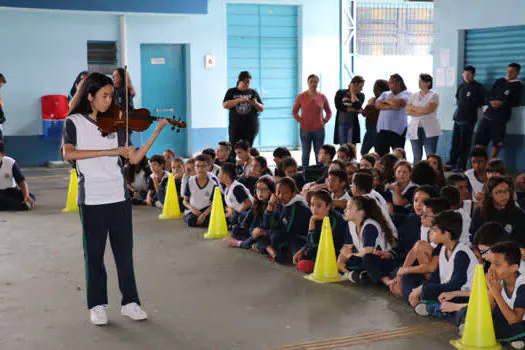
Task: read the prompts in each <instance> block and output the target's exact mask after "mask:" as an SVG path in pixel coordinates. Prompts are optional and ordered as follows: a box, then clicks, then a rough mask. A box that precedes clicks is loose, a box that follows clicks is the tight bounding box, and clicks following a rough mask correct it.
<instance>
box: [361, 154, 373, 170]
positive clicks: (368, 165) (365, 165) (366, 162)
mask: <svg viewBox="0 0 525 350" xmlns="http://www.w3.org/2000/svg"><path fill="white" fill-rule="evenodd" d="M375 164H376V159H375V158H374V157H373V156H371V155H370V154H365V155H364V156H362V157H361V160H360V161H359V169H373V168H374V166H375Z"/></svg>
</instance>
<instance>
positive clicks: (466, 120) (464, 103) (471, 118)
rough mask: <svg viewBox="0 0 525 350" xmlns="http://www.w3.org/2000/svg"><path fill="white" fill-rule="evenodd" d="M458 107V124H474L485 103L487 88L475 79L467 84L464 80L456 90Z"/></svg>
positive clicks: (456, 113)
mask: <svg viewBox="0 0 525 350" xmlns="http://www.w3.org/2000/svg"><path fill="white" fill-rule="evenodd" d="M456 101H457V107H456V111H455V112H454V121H455V122H456V123H458V124H470V125H474V124H476V122H477V121H478V113H479V111H480V108H481V107H483V104H484V103H485V89H484V88H483V85H481V84H480V83H479V82H477V81H476V80H474V81H473V82H471V83H469V84H467V83H465V82H463V84H461V85H460V86H459V87H458V90H457V91H456Z"/></svg>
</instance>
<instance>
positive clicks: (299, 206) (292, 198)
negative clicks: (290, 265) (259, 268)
mask: <svg viewBox="0 0 525 350" xmlns="http://www.w3.org/2000/svg"><path fill="white" fill-rule="evenodd" d="M311 216H312V213H311V211H310V208H309V207H308V204H307V203H306V201H305V200H304V198H303V197H301V196H300V195H299V194H297V187H296V186H295V182H294V181H293V180H292V179H290V178H287V177H285V178H282V179H281V180H279V182H278V183H277V188H276V191H275V195H273V196H272V197H271V198H270V201H269V202H268V207H267V208H266V212H265V213H264V226H265V227H267V228H269V230H270V234H269V238H270V242H269V243H270V244H269V247H268V248H267V251H268V252H269V253H270V257H271V258H272V259H273V260H274V261H275V262H277V263H284V262H286V261H289V260H291V259H290V258H288V253H291V254H292V255H291V256H290V257H292V256H293V255H295V253H297V252H298V251H299V249H301V248H302V247H303V246H304V243H305V242H306V234H307V233H308V225H309V222H310V217H311Z"/></svg>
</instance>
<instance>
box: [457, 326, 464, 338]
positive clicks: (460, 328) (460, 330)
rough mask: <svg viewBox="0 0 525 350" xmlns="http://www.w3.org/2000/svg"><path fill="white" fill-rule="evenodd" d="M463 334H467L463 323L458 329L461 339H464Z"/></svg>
mask: <svg viewBox="0 0 525 350" xmlns="http://www.w3.org/2000/svg"><path fill="white" fill-rule="evenodd" d="M463 333H465V324H464V323H462V324H460V325H459V327H458V334H459V336H460V337H463Z"/></svg>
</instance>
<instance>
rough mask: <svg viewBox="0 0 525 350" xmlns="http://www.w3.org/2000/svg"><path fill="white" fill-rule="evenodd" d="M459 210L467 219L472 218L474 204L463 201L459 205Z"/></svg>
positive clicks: (470, 201)
mask: <svg viewBox="0 0 525 350" xmlns="http://www.w3.org/2000/svg"><path fill="white" fill-rule="evenodd" d="M461 209H463V211H464V212H465V213H467V215H468V216H469V218H472V214H474V203H473V202H472V200H470V199H468V200H464V201H463V204H462V205H461Z"/></svg>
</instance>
